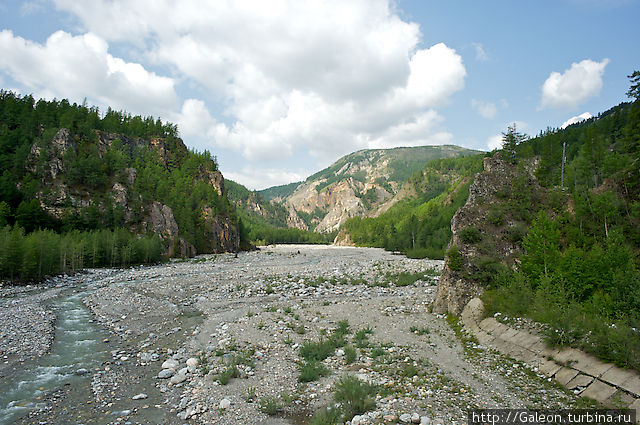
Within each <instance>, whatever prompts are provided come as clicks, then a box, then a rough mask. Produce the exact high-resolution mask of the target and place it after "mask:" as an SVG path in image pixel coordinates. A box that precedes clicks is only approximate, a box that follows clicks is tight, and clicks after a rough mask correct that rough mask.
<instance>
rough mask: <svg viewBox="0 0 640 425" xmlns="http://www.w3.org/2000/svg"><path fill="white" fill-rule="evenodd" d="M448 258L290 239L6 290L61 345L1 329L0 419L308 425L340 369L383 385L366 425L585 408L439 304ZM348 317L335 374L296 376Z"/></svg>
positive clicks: (329, 366) (333, 358) (331, 361)
mask: <svg viewBox="0 0 640 425" xmlns="http://www.w3.org/2000/svg"><path fill="white" fill-rule="evenodd" d="M441 267H442V262H441V261H436V260H427V259H424V260H419V259H408V258H405V257H403V256H398V255H392V254H391V253H388V252H385V251H383V250H380V249H371V248H352V247H332V246H295V245H287V246H271V247H265V248H263V249H261V250H259V251H255V252H248V253H240V254H239V255H238V256H235V255H234V254H221V255H205V256H200V257H197V258H195V259H190V260H187V261H177V262H171V263H168V264H163V265H157V266H148V267H136V268H131V269H121V270H107V269H104V270H90V271H88V272H87V273H86V274H83V275H78V276H74V277H67V278H58V279H57V280H53V281H50V282H48V284H47V286H45V287H40V288H38V287H36V288H32V289H31V290H29V291H17V290H16V289H15V288H13V289H7V288H4V289H2V291H1V293H2V297H1V298H0V300H2V301H1V302H2V303H3V304H2V306H3V311H7V312H8V311H9V309H8V307H9V306H12V308H14V307H16V308H14V309H13V310H11V311H13V312H14V315H17V314H19V313H18V311H19V310H18V309H17V307H18V306H21V308H23V309H28V308H31V309H32V310H33V311H32V312H33V314H35V315H37V314H38V312H43V315H42V323H44V324H43V325H42V327H39V326H34V329H36V330H37V329H41V330H42V333H44V334H47V333H48V334H49V339H50V340H51V341H53V342H52V343H51V344H50V346H49V347H48V348H47V349H46V350H45V352H44V353H43V352H42V350H41V349H36V347H32V346H33V345H37V341H38V338H41V339H42V334H38V332H31V336H32V337H33V339H34V340H33V341H28V339H29V337H28V336H25V335H29V334H30V333H29V332H26V333H25V334H24V335H22V338H23V340H22V341H17V338H16V337H15V335H14V336H13V337H11V336H9V335H7V337H6V338H3V346H2V350H3V353H6V354H4V355H5V356H7V357H6V358H5V360H4V362H5V363H4V364H3V366H2V369H0V371H1V373H2V377H0V387H2V388H3V390H4V389H5V388H6V389H8V390H7V391H4V394H3V395H2V398H1V399H0V400H1V405H0V409H2V410H0V418H2V419H0V421H1V422H0V423H24V424H59V423H71V424H80V423H84V424H89V423H93V424H158V423H166V424H185V423H203V424H205V423H206V424H211V423H215V424H237V423H243V424H302V423H304V422H306V421H307V419H308V417H309V415H311V414H313V413H314V412H315V411H317V410H318V409H320V408H322V407H324V406H327V405H330V404H332V403H333V392H334V385H335V382H336V381H337V380H338V379H340V377H341V376H343V375H345V374H352V375H355V376H357V377H358V378H359V379H361V380H365V381H368V382H370V383H372V384H374V385H376V386H378V388H384V389H385V390H384V391H381V393H380V394H379V395H378V397H377V399H376V406H375V408H374V409H372V410H371V411H370V412H369V413H368V414H367V415H368V416H367V418H366V419H364V422H362V423H389V422H393V421H399V420H400V419H401V418H406V417H403V416H402V415H410V416H414V418H416V417H417V418H418V422H420V421H424V422H425V423H427V422H426V421H428V422H429V423H434V424H437V423H442V424H444V423H463V422H465V421H466V410H467V409H468V408H469V407H474V406H475V407H519V406H525V405H526V406H539V407H545V408H552V407H558V408H560V407H567V406H572V405H574V403H575V402H576V397H575V396H573V395H572V394H570V393H567V392H565V391H563V390H562V389H559V388H557V387H556V386H554V385H552V384H551V383H549V382H547V380H546V379H545V378H544V377H543V376H542V375H538V374H537V373H536V371H534V370H529V369H527V367H526V365H523V364H518V363H517V362H514V361H512V360H510V359H506V358H503V357H501V356H500V355H498V354H497V353H495V352H491V351H490V350H488V349H486V348H485V347H482V346H480V345H478V344H477V343H474V342H472V341H471V342H469V341H465V340H463V341H461V340H460V337H459V336H456V334H455V332H454V329H452V327H451V325H450V323H448V322H447V321H446V320H445V318H444V317H443V316H438V315H434V314H432V313H431V303H432V302H433V298H434V295H435V291H436V287H437V286H436V285H437V280H438V273H439V270H440V269H441ZM407 276H409V277H411V279H408V280H407ZM407 282H408V283H407ZM28 306H31V307H28ZM38 309H39V310H38ZM30 311H31V310H30ZM51 314H53V315H54V317H55V326H50V327H49V328H47V326H46V323H48V322H47V321H48V320H50V315H51ZM5 316H6V317H5V318H4V319H3V320H7V321H12V320H15V321H19V319H18V318H17V317H14V318H13V319H12V317H11V315H10V314H9V315H5ZM47 317H49V319H47ZM34 320H36V319H34ZM339 323H342V325H340V326H344V325H345V324H348V329H349V332H348V334H347V335H346V336H345V344H346V345H345V347H342V348H340V347H339V348H337V349H336V350H335V351H334V352H332V353H331V354H330V355H329V356H328V357H327V358H326V359H324V360H323V361H322V363H323V367H324V368H325V369H326V371H327V373H326V374H324V375H322V376H319V377H318V379H316V380H312V381H310V382H301V379H300V372H299V366H298V365H299V363H300V361H301V357H300V348H301V347H302V346H303V345H304V344H308V343H309V342H310V341H319V340H321V339H322V338H325V337H326V336H327V335H329V334H331V332H333V331H334V329H336V327H338V326H339ZM9 328H10V327H9ZM11 329H13V328H11ZM46 329H49V331H47V330H46ZM16 332H17V331H16ZM358 335H359V336H358ZM52 336H55V338H51V337H52ZM5 341H7V344H5ZM43 341H48V339H47V338H44V339H43ZM19 343H22V344H23V345H24V347H21V348H20V347H18V348H16V347H11V346H9V345H11V344H19ZM25 347H27V348H25ZM28 347H31V349H28ZM347 347H349V348H347ZM40 348H42V347H40ZM351 348H353V349H354V351H355V358H351V359H348V358H347V357H348V356H347V355H345V351H349V349H351ZM27 352H29V353H30V354H31V357H33V358H31V357H30V356H27V355H25V353H27ZM11 353H14V354H11ZM15 353H22V354H21V356H18V354H15ZM232 366H234V367H235V371H234V373H233V374H232V375H229V376H228V377H227V378H229V379H227V378H225V377H224V375H225V373H227V372H228V371H229V370H232ZM267 402H272V404H273V405H272V406H271V407H274V408H273V409H270V408H268V407H269V406H267V404H268V403H267Z"/></svg>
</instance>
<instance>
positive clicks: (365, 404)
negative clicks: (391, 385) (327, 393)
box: [334, 375, 376, 420]
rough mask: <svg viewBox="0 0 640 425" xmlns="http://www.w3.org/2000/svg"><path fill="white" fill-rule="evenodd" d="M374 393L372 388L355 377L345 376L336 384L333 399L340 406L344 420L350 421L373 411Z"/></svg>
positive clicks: (374, 404)
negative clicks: (356, 416)
mask: <svg viewBox="0 0 640 425" xmlns="http://www.w3.org/2000/svg"><path fill="white" fill-rule="evenodd" d="M375 393H376V389H375V387H374V386H372V385H370V384H368V383H366V382H364V381H361V380H360V379H358V378H356V377H355V376H351V375H345V376H343V377H342V378H340V380H338V382H337V383H336V391H335V394H334V399H335V400H336V401H337V402H339V403H341V404H342V409H343V411H344V419H345V420H351V419H352V418H353V417H354V416H355V415H361V414H363V413H365V412H366V411H368V410H371V409H375V407H376V402H375V398H374V395H375Z"/></svg>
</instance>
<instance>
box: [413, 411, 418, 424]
mask: <svg viewBox="0 0 640 425" xmlns="http://www.w3.org/2000/svg"><path fill="white" fill-rule="evenodd" d="M411 423H412V424H419V423H420V415H418V414H417V413H413V414H412V415H411Z"/></svg>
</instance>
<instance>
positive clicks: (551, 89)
mask: <svg viewBox="0 0 640 425" xmlns="http://www.w3.org/2000/svg"><path fill="white" fill-rule="evenodd" d="M608 63H609V59H604V60H603V61H602V62H594V61H592V60H590V59H585V60H583V61H582V62H579V63H575V62H574V63H572V64H571V68H569V69H567V70H565V72H564V73H562V74H561V73H559V72H552V73H551V74H550V75H549V78H547V80H546V81H545V82H544V84H543V85H542V102H541V107H542V108H564V109H571V108H575V107H577V106H579V105H581V104H582V103H584V102H585V101H586V100H587V99H588V98H590V97H592V96H596V95H598V94H599V93H600V89H602V76H603V74H604V69H605V67H606V66H607V64H608Z"/></svg>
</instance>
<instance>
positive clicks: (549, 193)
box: [434, 73, 640, 370]
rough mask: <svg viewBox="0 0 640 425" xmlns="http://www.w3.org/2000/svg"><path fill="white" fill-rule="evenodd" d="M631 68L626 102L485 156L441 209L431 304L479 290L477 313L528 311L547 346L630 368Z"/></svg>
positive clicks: (639, 284)
mask: <svg viewBox="0 0 640 425" xmlns="http://www.w3.org/2000/svg"><path fill="white" fill-rule="evenodd" d="M633 77H634V78H632V83H633V84H634V85H633V86H632V89H631V90H630V92H629V94H630V95H631V96H632V97H634V98H635V101H634V102H633V103H631V104H629V103H624V104H621V105H619V106H617V107H614V108H612V109H610V110H608V111H606V112H604V113H602V114H600V115H598V116H597V117H595V118H592V119H590V120H588V121H585V122H582V123H579V124H574V125H572V126H569V127H567V128H566V129H564V130H560V129H558V130H551V129H550V130H548V131H545V132H543V133H541V134H540V135H538V136H537V137H535V138H532V139H529V140H526V141H523V142H521V143H512V146H511V147H505V149H503V150H502V151H501V152H495V153H493V154H491V156H490V157H487V158H485V161H484V171H483V172H482V173H480V174H478V176H477V177H476V179H475V180H474V183H473V185H472V186H471V194H472V196H470V197H469V199H468V201H467V203H466V204H465V206H464V207H463V208H461V209H460V210H458V212H457V213H456V215H455V216H454V218H453V221H452V229H453V238H452V241H451V243H450V245H449V247H448V251H447V261H446V265H445V270H444V271H443V275H442V278H441V281H440V285H439V287H438V294H437V296H436V301H435V304H434V311H437V312H446V311H449V312H453V313H458V312H459V311H460V310H461V308H462V307H463V306H464V304H466V302H467V301H468V300H469V299H470V298H471V297H473V296H477V295H478V294H483V295H482V297H483V299H484V301H485V306H486V307H487V310H488V311H487V313H488V314H493V313H495V312H498V311H499V312H502V313H507V314H510V315H514V316H527V317H530V318H533V319H535V320H536V321H539V322H542V323H544V324H545V326H544V327H543V330H544V332H545V333H546V335H547V338H548V340H549V341H550V342H552V343H554V344H559V345H566V344H568V345H571V346H575V347H579V348H581V349H583V350H586V351H589V352H591V353H593V354H595V355H597V356H599V357H601V358H603V359H605V360H608V361H613V362H615V363H617V364H619V365H621V366H624V367H630V368H634V369H636V370H640V354H639V353H640V335H639V334H638V329H640V272H639V271H638V270H639V266H640V255H639V253H640V99H639V98H640V93H639V90H638V83H639V80H640V73H634V75H633ZM634 88H635V89H634ZM514 130H515V129H514ZM514 133H515V131H514ZM512 136H515V137H512ZM519 136H520V135H518V134H517V133H516V134H513V133H512V132H511V131H510V132H508V133H507V134H506V135H505V140H506V141H509V140H511V141H514V140H515V141H517V140H519V139H521V138H520V137H519ZM563 152H564V160H563Z"/></svg>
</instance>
